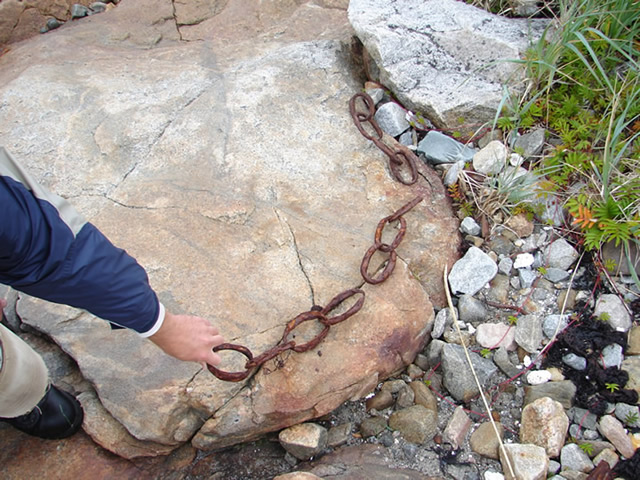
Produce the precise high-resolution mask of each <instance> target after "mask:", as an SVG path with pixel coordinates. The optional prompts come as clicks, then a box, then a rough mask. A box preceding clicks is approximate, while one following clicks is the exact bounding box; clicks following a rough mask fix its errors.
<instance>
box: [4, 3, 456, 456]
mask: <svg viewBox="0 0 640 480" xmlns="http://www.w3.org/2000/svg"><path fill="white" fill-rule="evenodd" d="M241 3H242V2H237V1H235V2H234V1H230V2H228V4H227V6H226V7H225V8H224V9H223V10H222V11H220V12H219V13H218V14H216V16H215V17H213V18H212V19H211V20H208V21H207V22H201V23H200V24H199V25H198V26H197V27H195V26H194V27H193V29H192V30H189V33H187V30H185V28H186V27H184V28H183V27H182V26H181V25H178V24H176V23H175V22H176V20H175V17H174V14H173V11H172V8H173V7H172V4H171V2H169V1H151V0H144V1H138V2H133V1H130V0H123V1H122V2H120V4H119V6H118V8H116V9H112V10H111V11H109V12H106V13H104V14H100V15H94V16H92V17H89V18H86V19H82V20H80V21H77V22H73V23H72V24H68V25H65V26H64V27H62V28H60V29H58V30H56V31H53V32H50V33H49V34H47V35H43V36H39V37H34V38H31V39H29V40H27V41H24V42H21V43H17V44H13V45H12V47H11V49H10V51H8V52H7V53H5V54H4V55H2V56H1V57H0V85H2V87H0V108H1V111H2V115H1V116H0V144H2V145H4V146H5V147H6V148H7V149H8V150H9V151H10V152H11V153H12V154H13V155H14V156H15V157H16V158H18V159H19V160H21V161H22V162H23V164H25V166H26V167H27V168H28V169H29V170H30V171H31V172H32V173H33V174H34V176H35V177H36V178H38V179H40V180H41V181H42V183H43V184H45V185H46V186H48V187H49V188H51V189H52V190H53V191H55V192H57V193H58V194H60V195H62V196H64V197H67V198H69V199H70V200H71V201H72V203H73V204H74V205H75V206H76V208H77V209H78V210H79V211H80V212H81V213H82V214H84V215H85V216H86V217H87V218H88V219H89V220H90V221H92V222H93V223H94V224H96V225H97V226H98V227H99V228H100V229H101V230H102V231H103V232H104V233H105V234H106V235H107V236H108V237H109V238H110V239H111V240H112V241H113V242H114V243H115V244H116V245H118V246H120V247H122V248H124V249H126V250H127V251H128V252H129V253H131V254H132V255H133V256H134V257H136V258H137V259H138V260H139V262H140V263H141V264H142V265H143V266H144V267H145V268H146V269H147V271H148V273H149V277H150V281H151V284H152V286H153V287H154V288H155V290H156V291H157V292H158V295H159V297H160V299H161V300H162V301H163V303H164V304H165V305H166V306H167V308H169V309H170V310H172V311H175V312H179V313H180V312H190V313H193V314H196V315H200V316H203V317H206V318H208V319H210V320H211V321H212V322H213V323H214V324H216V325H217V326H218V327H219V328H220V331H221V332H222V333H223V334H224V336H225V338H226V339H227V340H228V341H230V342H233V343H239V344H243V345H246V346H248V347H249V348H250V349H251V350H252V351H253V352H254V353H255V354H259V353H262V352H263V351H264V350H266V349H267V348H270V347H271V346H273V345H275V344H276V343H277V342H278V341H279V340H280V337H281V336H282V332H283V329H284V326H285V324H286V322H287V321H289V320H290V319H292V318H293V317H294V316H296V315H297V314H299V313H301V312H303V311H306V310H309V309H310V308H311V306H313V305H324V304H326V303H327V302H328V301H329V300H330V299H331V298H333V297H334V296H335V295H336V294H338V293H340V292H342V291H344V290H346V289H349V288H353V287H357V286H360V285H361V284H362V279H361V277H360V274H359V267H360V262H361V259H362V256H363V255H364V252H365V251H366V250H367V249H368V248H369V246H370V245H371V244H372V243H373V233H374V231H375V228H376V225H377V224H378V222H379V220H380V219H381V218H383V217H385V216H387V215H389V214H391V213H392V212H393V211H395V210H396V209H398V208H399V207H400V206H402V205H403V204H405V203H406V202H408V201H409V200H411V199H413V198H414V197H416V196H417V195H422V196H424V197H425V200H424V201H423V202H422V203H421V204H420V205H418V206H417V207H415V208H414V209H413V210H412V211H411V212H409V213H408V214H407V215H406V219H407V235H406V237H405V239H404V241H403V243H402V245H401V246H400V248H399V249H398V257H399V259H398V265H397V267H396V270H395V272H394V274H393V275H392V276H391V278H390V279H389V280H388V281H387V282H385V283H384V284H382V285H380V286H366V287H365V288H364V290H365V291H366V295H367V297H366V301H365V307H364V308H363V310H362V311H361V312H360V313H358V314H357V315H355V316H354V317H352V318H351V319H349V321H347V322H345V323H344V324H341V325H338V326H335V327H333V328H332V329H331V332H330V334H329V336H328V337H327V339H326V340H325V341H324V343H323V344H322V346H321V347H319V348H318V349H317V350H319V351H321V352H322V356H320V353H319V351H316V350H314V351H310V352H307V353H304V354H297V353H292V354H290V355H289V354H287V355H286V356H285V357H284V360H285V362H284V366H280V365H276V364H275V363H273V365H267V366H266V367H267V368H266V369H263V370H261V371H259V372H258V374H257V375H256V376H255V377H254V378H252V379H251V380H249V381H248V382H246V383H239V384H236V383H227V382H221V381H218V380H216V379H215V378H214V377H213V376H211V375H210V374H209V373H208V372H203V371H201V367H200V366H199V365H197V364H187V363H182V362H178V361H177V360H173V359H172V358H170V357H168V356H166V355H164V354H162V352H160V351H159V350H158V349H157V348H156V347H155V346H154V345H152V344H151V343H150V342H147V341H146V340H142V339H140V338H139V337H138V336H137V335H135V334H134V333H132V332H129V331H117V332H113V331H111V330H110V329H109V326H108V324H106V323H105V322H103V321H101V320H99V319H96V318H95V317H92V316H91V315H89V314H86V313H82V312H79V311H77V310H74V309H70V308H67V307H64V306H58V305H53V304H48V303H46V302H42V301H39V300H35V299H31V298H29V297H26V296H20V299H19V301H18V305H17V310H18V314H19V315H20V317H21V318H22V320H23V321H24V322H25V323H26V324H28V325H30V326H32V327H34V328H36V329H37V330H39V331H42V332H44V333H46V334H47V335H50V336H51V337H53V338H54V340H55V341H56V342H57V343H58V344H59V345H60V346H61V347H62V349H63V350H64V351H65V352H67V353H68V354H69V355H71V357H73V358H74V359H75V360H76V361H77V363H78V365H79V367H80V370H81V372H82V374H83V376H84V377H85V378H86V379H87V380H89V382H90V383H91V384H92V386H93V387H95V391H96V393H97V397H98V398H99V400H100V402H101V403H102V405H103V406H104V408H105V409H106V412H108V413H109V414H110V415H112V416H113V418H114V419H115V420H116V421H117V422H119V423H120V424H121V425H122V426H124V427H125V429H126V431H128V432H129V434H131V435H132V436H133V437H135V439H137V440H141V441H143V442H145V441H146V442H150V443H149V445H150V446H149V454H151V455H153V454H156V453H157V452H158V451H160V450H162V448H161V446H162V445H164V446H169V447H172V448H178V447H179V446H180V445H183V444H185V443H186V442H189V441H190V439H191V438H192V437H193V436H194V434H197V435H196V437H195V438H196V440H194V444H195V445H197V446H198V448H202V449H211V448H220V447H224V446H228V445H230V444H233V443H238V442H243V441H246V440H247V439H250V438H254V437H256V436H258V435H260V434H263V433H265V432H268V431H273V430H277V429H280V428H283V427H285V426H288V425H291V424H294V423H298V422H301V421H304V420H306V419H309V418H312V417H315V416H319V415H323V414H324V413H327V412H328V411H330V410H331V409H333V408H335V407H337V406H338V405H340V403H342V402H344V401H345V400H347V399H349V398H353V397H356V398H357V397H358V396H362V395H364V394H366V393H367V392H368V391H370V390H371V389H373V387H374V386H375V385H376V383H377V382H378V381H380V380H381V379H382V378H385V377H386V376H389V375H390V374H391V373H392V372H394V371H397V370H399V369H400V368H402V367H403V366H405V365H406V364H408V363H409V362H410V361H411V360H412V359H413V357H414V356H415V354H416V353H417V352H418V351H419V350H420V349H421V348H422V347H423V346H424V344H425V342H426V341H427V338H428V332H429V330H430V328H431V322H432V319H433V310H432V302H433V303H435V304H440V305H442V304H443V301H444V299H443V297H442V291H441V289H442V280H441V278H442V271H443V269H444V265H445V264H449V266H451V264H452V263H453V262H454V261H455V259H456V255H457V245H458V242H459V235H458V233H457V224H458V222H457V220H456V219H455V218H453V216H452V214H451V210H450V206H449V202H448V201H445V193H444V189H443V188H442V186H441V183H440V181H439V179H438V178H437V176H436V175H435V174H434V173H432V172H431V171H430V170H429V169H428V168H426V167H424V166H422V167H421V168H420V179H419V182H418V183H417V184H416V185H415V186H413V187H406V186H404V185H401V184H399V183H397V182H394V181H393V180H392V178H391V177H390V175H389V172H388V169H387V166H386V160H385V158H384V156H383V155H382V154H381V153H380V152H379V151H378V150H377V149H376V148H375V147H373V146H372V145H370V144H369V143H368V142H367V141H366V140H365V139H363V138H362V137H361V136H360V134H359V133H358V132H357V130H356V128H355V127H354V125H353V123H352V120H351V118H350V117H349V114H348V107H347V105H348V100H349V98H350V97H351V96H352V95H353V94H354V93H355V92H357V91H359V89H360V88H361V83H360V79H359V78H358V77H357V75H355V73H354V72H355V70H354V67H353V63H352V58H351V55H350V50H349V47H348V42H349V41H350V38H349V35H348V34H345V33H346V32H349V31H350V30H349V28H348V22H347V19H346V11H345V9H346V5H342V6H340V5H333V4H332V5H329V4H328V3H327V2H324V3H327V5H326V6H325V7H326V8H325V7H321V6H318V5H315V4H314V5H311V2H309V4H307V3H303V4H301V5H298V3H299V2H280V3H277V5H278V7H277V8H276V6H275V4H274V5H271V6H265V8H266V9H267V10H266V11H263V12H261V14H260V15H258V14H257V13H256V14H252V15H249V16H244V17H241V16H238V15H239V12H240V10H241V9H240V7H239V5H240V4H241ZM329 3H331V2H329ZM245 13H246V12H245ZM234 15H236V17H234ZM234 18H236V19H237V21H238V23H237V25H238V26H239V27H238V30H237V31H236V34H237V36H238V37H239V38H237V41H236V42H235V43H234V42H232V39H233V37H232V35H231V34H232V32H230V31H229V30H228V29H227V30H224V29H222V30H221V31H220V35H219V36H215V39H214V40H211V38H214V35H213V33H212V32H214V31H216V33H217V30H216V27H217V26H219V25H220V24H222V23H225V22H227V23H225V24H226V25H227V26H228V22H231V21H232V20H233V19H234ZM338 19H339V21H338ZM305 22H308V23H309V24H313V28H308V29H304V28H302V27H304V25H305ZM205 23H206V25H205ZM207 25H208V27H207ZM243 25H245V26H246V29H245V30H243V28H244V27H243V28H240V27H241V26H243ZM249 27H251V28H253V29H254V30H253V32H254V33H253V34H252V36H251V35H248V34H247V33H246V32H247V31H249ZM197 32H200V33H197ZM256 32H257V33H256ZM277 32H280V33H279V34H278V35H276V33H277ZM187 35H189V36H190V39H191V40H197V39H198V38H206V39H207V40H204V41H190V42H186V41H182V40H181V38H183V37H185V36H187ZM243 35H244V36H243ZM390 235H391V234H390ZM380 261H381V259H380V260H376V262H380ZM371 269H372V270H374V269H375V266H374V265H373V264H372V267H371ZM238 357H239V356H234V355H233V354H229V355H225V363H224V364H223V366H222V368H224V369H225V370H238V369H242V367H243V364H244V362H243V359H242V358H238ZM269 373H270V374H269ZM90 412H99V414H100V415H104V414H105V412H104V411H102V410H99V409H90ZM90 412H89V414H91V413H90ZM207 419H209V420H207ZM205 422H206V423H205ZM109 423H110V422H104V425H105V426H104V428H105V429H107V428H108V424H109ZM92 425H93V428H92V429H91V433H92V435H95V436H96V438H98V437H99V438H100V439H101V441H102V442H103V443H101V444H105V445H108V442H109V439H110V438H121V437H120V436H119V435H120V434H121V433H122V432H118V433H117V435H116V434H114V432H110V431H109V432H108V431H104V432H100V429H99V428H95V426H96V425H98V426H99V425H100V422H94V423H93V424H92ZM203 425H204V426H205V428H202V427H203ZM198 432H200V433H198ZM114 448H115V447H114ZM140 448H142V447H141V445H140V444H138V443H136V447H135V450H136V451H137V452H138V453H139V450H140Z"/></svg>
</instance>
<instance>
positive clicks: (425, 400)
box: [409, 382, 438, 413]
mask: <svg viewBox="0 0 640 480" xmlns="http://www.w3.org/2000/svg"><path fill="white" fill-rule="evenodd" d="M409 387H410V388H411V390H413V394H414V402H415V403H416V405H422V406H423V407H425V408H427V409H429V410H433V411H434V412H436V413H437V412H438V401H437V400H436V397H435V395H434V394H433V392H432V391H431V389H430V388H429V387H427V385H426V384H425V383H424V382H411V383H410V384H409Z"/></svg>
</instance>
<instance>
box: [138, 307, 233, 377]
mask: <svg viewBox="0 0 640 480" xmlns="http://www.w3.org/2000/svg"><path fill="white" fill-rule="evenodd" d="M149 340H151V341H152V342H153V343H155V344H156V345H158V346H159V347H160V348H161V349H162V350H164V351H165V353H167V354H169V355H171V356H172V357H175V358H177V359H179V360H184V361H187V362H198V363H201V364H203V366H205V365H204V364H209V365H214V366H215V365H218V364H219V363H220V356H219V355H218V354H217V353H214V352H213V351H212V348H213V347H215V346H217V345H220V344H221V343H224V339H223V338H222V336H221V335H219V333H218V329H217V328H215V327H214V326H212V325H211V324H210V323H209V322H208V321H207V320H205V319H204V318H200V317H193V316H190V315H173V314H172V313H169V312H166V314H165V317H164V322H163V324H162V326H161V327H160V330H158V331H157V332H156V333H155V334H153V335H151V336H150V337H149Z"/></svg>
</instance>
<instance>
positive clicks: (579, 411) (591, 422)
mask: <svg viewBox="0 0 640 480" xmlns="http://www.w3.org/2000/svg"><path fill="white" fill-rule="evenodd" d="M569 416H570V417H571V418H572V420H573V422H574V423H575V424H577V425H579V426H580V427H582V428H583V429H588V430H595V429H596V428H597V426H598V417H597V415H595V414H593V413H591V412H590V411H589V410H585V409H584V408H579V407H573V408H571V409H570V410H569Z"/></svg>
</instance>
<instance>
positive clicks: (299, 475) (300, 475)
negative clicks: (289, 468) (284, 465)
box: [273, 472, 322, 480]
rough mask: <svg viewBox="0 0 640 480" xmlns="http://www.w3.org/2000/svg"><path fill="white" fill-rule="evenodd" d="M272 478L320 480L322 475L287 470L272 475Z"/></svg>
mask: <svg viewBox="0 0 640 480" xmlns="http://www.w3.org/2000/svg"><path fill="white" fill-rule="evenodd" d="M273 480H322V477H319V476H317V475H314V474H313V473H309V472H289V473H284V474H282V475H278V476H276V477H273Z"/></svg>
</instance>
